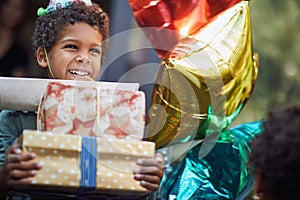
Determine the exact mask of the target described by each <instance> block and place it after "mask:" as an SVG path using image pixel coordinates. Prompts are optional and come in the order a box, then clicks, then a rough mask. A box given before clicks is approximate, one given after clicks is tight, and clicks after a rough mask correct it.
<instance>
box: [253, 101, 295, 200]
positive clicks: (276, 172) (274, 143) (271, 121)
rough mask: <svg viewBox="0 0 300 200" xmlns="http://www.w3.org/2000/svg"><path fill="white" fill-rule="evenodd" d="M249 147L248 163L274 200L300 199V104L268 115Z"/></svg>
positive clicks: (264, 189) (265, 190)
mask: <svg viewBox="0 0 300 200" xmlns="http://www.w3.org/2000/svg"><path fill="white" fill-rule="evenodd" d="M263 128H264V131H263V133H262V134H261V135H260V136H259V137H258V138H256V139H255V140H254V141H253V142H252V144H251V149H252V153H251V154H250V163H251V164H253V166H254V169H255V171H257V172H259V173H260V175H261V178H262V187H263V191H264V192H267V193H269V194H271V195H272V197H273V198H274V199H281V200H282V199H285V200H296V199H297V200H298V199H300V183H299V181H300V157H299V155H300V154H299V153H300V104H299V103H298V104H295V105H290V106H287V107H285V108H281V109H279V110H276V111H272V112H270V113H269V115H268V118H267V119H266V120H265V121H264V122H263Z"/></svg>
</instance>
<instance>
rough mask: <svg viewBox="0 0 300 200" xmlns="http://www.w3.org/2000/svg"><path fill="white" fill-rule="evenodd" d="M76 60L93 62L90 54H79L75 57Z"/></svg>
mask: <svg viewBox="0 0 300 200" xmlns="http://www.w3.org/2000/svg"><path fill="white" fill-rule="evenodd" d="M75 60H76V62H82V63H90V62H91V59H90V57H89V56H87V55H86V56H83V55H78V56H77V57H76V58H75Z"/></svg>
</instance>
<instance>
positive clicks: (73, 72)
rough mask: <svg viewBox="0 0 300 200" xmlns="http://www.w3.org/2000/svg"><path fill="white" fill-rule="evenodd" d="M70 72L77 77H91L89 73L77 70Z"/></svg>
mask: <svg viewBox="0 0 300 200" xmlns="http://www.w3.org/2000/svg"><path fill="white" fill-rule="evenodd" d="M70 72H71V73H72V74H74V75H77V76H87V75H89V74H88V73H87V72H81V71H75V70H70Z"/></svg>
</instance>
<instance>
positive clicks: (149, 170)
mask: <svg viewBox="0 0 300 200" xmlns="http://www.w3.org/2000/svg"><path fill="white" fill-rule="evenodd" d="M162 162H163V156H162V155H161V154H160V153H156V155H155V157H154V158H141V159H138V160H137V164H138V165H139V168H138V169H135V170H134V179H135V180H138V181H140V182H141V185H142V186H143V187H144V188H146V189H148V190H151V191H155V190H157V189H158V187H159V184H160V181H161V179H162V177H163V169H164V166H163V164H162Z"/></svg>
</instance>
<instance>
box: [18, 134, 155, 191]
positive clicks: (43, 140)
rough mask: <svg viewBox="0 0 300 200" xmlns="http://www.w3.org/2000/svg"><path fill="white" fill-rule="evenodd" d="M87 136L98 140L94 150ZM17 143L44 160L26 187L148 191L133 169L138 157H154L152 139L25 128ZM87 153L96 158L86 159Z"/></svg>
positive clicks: (36, 188) (64, 189)
mask: <svg viewBox="0 0 300 200" xmlns="http://www.w3.org/2000/svg"><path fill="white" fill-rule="evenodd" d="M84 138H87V139H89V140H90V141H94V142H95V143H94V144H95V146H94V147H95V149H94V150H92V149H91V146H92V145H88V146H85V144H84ZM18 143H19V144H20V145H21V146H22V149H23V151H24V152H34V153H35V154H36V155H37V157H36V159H35V160H34V162H40V163H42V164H43V168H42V169H41V171H39V172H38V173H37V175H36V176H35V177H34V178H33V180H32V184H31V185H29V186H28V187H27V188H30V191H31V190H32V191H33V190H41V189H42V190H46V191H48V192H49V191H50V192H51V191H55V192H58V193H60V192H65V193H66V194H76V193H78V191H79V188H81V194H98V193H99V194H110V193H112V194H114V191H119V192H120V193H118V194H121V192H123V193H126V194H128V193H131V194H134V193H141V192H142V193H145V192H149V191H148V190H146V189H145V188H143V187H142V186H140V184H139V181H136V180H134V178H133V169H134V168H136V167H137V165H136V160H137V158H150V157H154V152H155V144H154V143H153V142H146V141H125V140H121V139H119V140H115V139H113V140H112V139H105V138H101V137H90V136H83V137H81V136H77V135H68V134H65V135H64V134H55V133H52V132H42V131H36V130H35V131H33V130H25V131H24V132H23V134H22V136H21V137H20V138H19V139H18ZM84 148H87V151H86V150H84ZM88 154H89V155H90V157H92V158H93V159H95V160H96V162H94V163H93V162H91V158H89V159H86V158H87V157H88V156H87V155H88ZM87 179H94V180H93V181H94V183H92V184H88V183H87V182H91V180H87ZM85 188H87V189H88V190H86V191H85V190H84V189H85ZM23 189H26V187H25V188H23Z"/></svg>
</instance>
